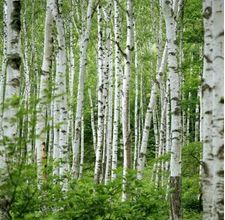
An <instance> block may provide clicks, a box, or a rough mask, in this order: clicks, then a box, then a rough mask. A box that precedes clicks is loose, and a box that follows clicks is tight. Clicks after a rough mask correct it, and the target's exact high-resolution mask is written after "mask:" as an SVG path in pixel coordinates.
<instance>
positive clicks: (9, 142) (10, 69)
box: [0, 0, 21, 219]
mask: <svg viewBox="0 0 225 220" xmlns="http://www.w3.org/2000/svg"><path fill="white" fill-rule="evenodd" d="M5 7H6V35H5V36H6V37H7V39H6V42H7V47H6V79H5V80H6V81H5V97H4V110H3V113H2V124H1V125H2V128H3V133H2V134H1V135H2V136H1V137H0V139H1V143H0V155H1V156H0V160H1V162H0V171H1V180H0V186H1V185H2V184H4V183H5V182H4V179H7V178H6V176H7V175H9V174H8V171H7V168H8V162H9V161H11V160H15V158H12V156H10V155H12V152H15V151H16V150H17V149H18V148H19V146H20V145H19V130H18V124H19V123H18V122H19V121H18V117H17V113H18V109H19V104H20V86H21V78H20V65H21V48H20V31H21V18H20V12H21V2H20V0H10V1H7V5H5ZM1 95H2V94H1ZM13 156H15V155H13ZM7 197H8V195H5V198H3V201H2V202H3V203H4V202H7V199H8V198H7ZM10 199H11V198H10ZM4 200H5V201H4ZM6 212H7V210H5V209H4V206H1V209H0V218H1V219H6V218H8V216H7V213H6Z"/></svg>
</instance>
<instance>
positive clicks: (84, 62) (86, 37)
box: [72, 0, 93, 179]
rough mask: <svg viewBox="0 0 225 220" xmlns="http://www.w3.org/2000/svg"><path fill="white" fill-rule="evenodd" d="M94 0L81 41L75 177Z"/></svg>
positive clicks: (74, 157)
mask: <svg viewBox="0 0 225 220" xmlns="http://www.w3.org/2000/svg"><path fill="white" fill-rule="evenodd" d="M92 5H93V1H92V0H89V2H88V9H87V24H86V28H85V32H84V33H83V39H82V43H81V45H80V46H81V48H80V50H81V55H80V66H79V83H78V93H77V109H76V118H75V137H74V146H73V163H72V172H73V176H74V178H75V179H77V178H78V175H79V148H80V134H81V116H82V110H83V100H84V77H85V72H86V65H87V45H88V41H89V35H90V30H91V21H92V11H93V8H92V7H93V6H92Z"/></svg>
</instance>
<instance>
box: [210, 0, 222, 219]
mask: <svg viewBox="0 0 225 220" xmlns="http://www.w3.org/2000/svg"><path fill="white" fill-rule="evenodd" d="M212 8H213V9H212V11H213V13H212V14H213V15H212V19H213V26H212V33H213V64H212V68H213V96H212V99H213V100H212V104H213V106H212V110H213V114H212V120H213V123H212V138H213V140H212V148H213V157H214V159H213V165H214V167H213V173H214V177H213V185H214V190H213V198H214V200H213V215H212V219H223V218H224V1H223V0H214V1H213V3H212Z"/></svg>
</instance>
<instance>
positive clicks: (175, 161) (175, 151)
mask: <svg viewBox="0 0 225 220" xmlns="http://www.w3.org/2000/svg"><path fill="white" fill-rule="evenodd" d="M174 4H175V3H174ZM163 12H164V16H165V21H166V34H167V44H168V77H169V80H170V91H171V122H172V123H171V135H172V145H171V160H170V188H171V193H170V206H171V207H170V208H171V219H174V220H179V219H181V218H182V211H181V144H182V143H181V128H182V127H181V109H180V108H181V107H180V79H179V71H178V61H177V53H178V49H177V43H176V42H177V19H178V18H177V17H176V15H177V13H176V5H175V6H174V5H173V2H172V1H169V0H168V1H167V0H164V1H163Z"/></svg>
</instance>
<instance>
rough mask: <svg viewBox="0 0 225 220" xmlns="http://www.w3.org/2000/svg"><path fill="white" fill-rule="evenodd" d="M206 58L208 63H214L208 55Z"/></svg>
mask: <svg viewBox="0 0 225 220" xmlns="http://www.w3.org/2000/svg"><path fill="white" fill-rule="evenodd" d="M204 58H205V59H206V62H207V63H212V60H211V59H210V58H209V57H208V56H207V55H204Z"/></svg>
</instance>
